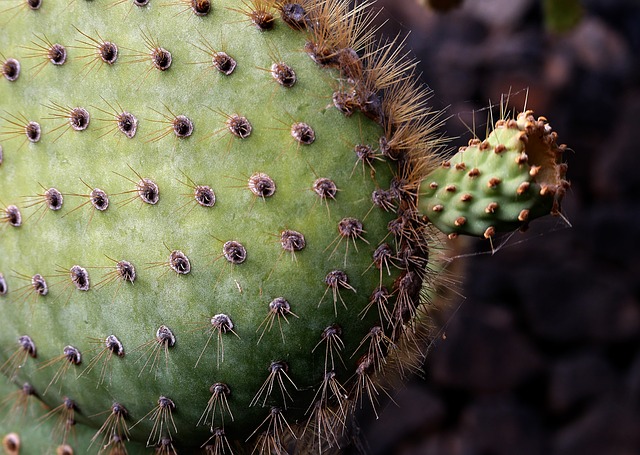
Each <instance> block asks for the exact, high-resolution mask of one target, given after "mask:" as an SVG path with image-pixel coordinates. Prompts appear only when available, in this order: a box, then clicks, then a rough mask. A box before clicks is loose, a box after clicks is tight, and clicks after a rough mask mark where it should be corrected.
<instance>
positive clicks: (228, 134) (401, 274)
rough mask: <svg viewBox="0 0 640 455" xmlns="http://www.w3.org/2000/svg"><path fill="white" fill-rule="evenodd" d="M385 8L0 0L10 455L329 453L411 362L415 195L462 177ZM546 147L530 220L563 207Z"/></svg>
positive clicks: (425, 229) (0, 213)
mask: <svg viewBox="0 0 640 455" xmlns="http://www.w3.org/2000/svg"><path fill="white" fill-rule="evenodd" d="M375 17H376V13H375V12H374V10H372V9H371V4H370V3H360V4H357V5H355V6H353V5H350V2H347V1H343V0H326V1H312V0H302V1H299V2H294V1H291V2H290V1H285V0H243V1H238V0H215V1H212V2H209V1H207V0H193V1H191V0H144V1H140V0H0V26H1V31H0V60H1V61H0V64H1V65H2V78H0V221H2V223H0V314H1V317H2V321H3V326H2V330H1V331H0V371H1V373H2V377H1V378H0V379H1V381H0V391H1V392H2V398H0V437H1V438H3V440H2V443H3V448H4V450H5V452H6V453H9V454H17V453H22V454H43V453H56V454H72V453H86V452H87V451H88V452H89V453H99V454H124V453H130V454H134V453H136V454H137V453H154V452H155V453H165V454H170V453H208V454H228V453H260V454H271V453H324V452H327V453H330V452H337V451H339V450H340V447H342V446H343V444H344V441H343V440H344V439H345V438H347V437H348V436H347V435H348V433H349V432H348V428H349V426H350V425H351V422H352V414H353V412H354V410H355V409H358V408H360V407H363V406H369V407H373V409H374V410H375V408H376V404H377V403H378V401H379V400H380V399H381V397H382V396H383V395H384V394H385V393H387V391H388V390H389V389H390V388H391V387H392V386H391V384H393V382H392V381H393V380H395V378H398V377H402V376H403V375H405V374H408V373H409V372H411V371H412V370H415V369H416V368H419V366H420V362H421V361H422V358H423V356H424V353H425V349H424V347H425V345H426V343H427V342H428V339H429V328H430V325H429V318H428V312H429V306H430V299H429V297H430V296H431V295H432V294H433V289H434V286H435V282H437V280H438V272H437V270H438V264H436V263H435V261H434V259H433V258H432V257H431V256H435V255H431V256H430V255H429V248H431V247H435V246H438V241H437V240H436V239H437V238H438V235H437V233H436V229H435V228H434V227H433V225H432V224H431V223H430V222H429V221H430V220H429V218H428V217H429V216H430V214H431V213H430V210H431V208H432V206H433V205H434V204H435V203H433V204H432V203H431V202H429V201H430V199H429V198H431V197H434V196H433V195H432V194H431V193H430V191H431V190H430V189H429V188H427V189H426V190H424V189H423V190H421V189H420V187H421V182H423V181H424V182H428V183H429V184H431V183H433V182H434V181H438V182H439V183H438V184H436V185H435V186H440V187H444V186H446V184H447V181H448V179H451V178H452V177H451V176H450V175H448V174H447V173H446V172H444V173H443V172H441V171H438V170H437V169H436V168H437V163H438V162H439V161H441V159H442V147H443V141H442V140H441V136H440V135H439V134H438V133H437V132H436V130H437V127H438V126H439V121H440V120H439V115H438V113H437V112H432V111H431V109H430V108H429V105H428V102H427V101H428V98H429V96H430V94H429V91H428V90H427V89H426V88H425V87H424V86H423V85H422V84H421V83H420V82H419V81H418V80H417V77H416V75H415V72H414V66H415V65H414V63H415V62H414V60H412V59H411V57H408V54H407V52H406V50H404V49H403V47H402V45H401V44H402V43H398V42H397V40H385V39H382V40H380V39H378V38H377V37H375V27H374V26H373V25H372V23H373V21H374V19H375ZM528 115H529V114H528ZM536 122H539V126H540V127H541V128H542V129H543V130H544V134H547V136H548V135H549V134H551V133H550V132H549V131H547V130H545V128H547V127H546V122H544V121H543V120H537V121H536ZM517 125H518V126H517V128H520V120H518V123H517ZM536 125H538V123H536ZM517 128H516V129H517ZM522 128H525V126H523V127H522ZM489 140H490V141H493V142H496V141H498V142H500V141H502V140H503V139H501V138H500V137H497V135H495V134H494V137H493V139H489ZM504 140H505V141H506V142H507V148H509V153H511V148H514V149H516V150H515V151H514V153H520V154H522V153H525V151H526V150H525V146H526V144H525V143H524V142H523V141H520V142H519V143H518V145H513V146H512V145H510V144H511V142H513V141H512V140H511V139H504ZM493 142H492V147H493V146H494V145H495V144H493ZM531 142H533V141H529V143H531ZM552 142H553V144H555V136H554V137H553V140H552V141H547V142H545V143H544V144H543V145H541V147H551V149H553V150H554V151H555V150H556V149H555V148H553V147H556V146H555V145H550V144H551V143H552ZM476 147H477V145H476ZM560 155H561V153H560V152H558V153H557V154H556V155H554V156H552V157H551V158H550V159H549V160H548V162H545V163H544V164H543V165H541V166H542V167H543V170H542V171H541V173H546V174H545V175H547V174H549V175H550V174H553V175H554V176H555V177H554V178H556V180H555V181H554V182H555V183H554V184H555V186H553V187H552V186H550V185H547V186H546V187H548V190H553V192H554V194H555V196H554V197H552V200H553V201H554V203H553V204H551V206H550V205H549V204H546V205H545V203H544V202H539V201H538V199H539V198H538V197H537V196H536V194H540V188H541V187H540V185H538V187H536V188H537V193H533V192H532V195H531V197H529V199H528V200H527V203H528V204H529V206H527V207H529V208H530V209H531V212H532V217H533V216H534V215H535V216H538V215H542V214H544V213H545V212H548V211H549V210H557V209H558V207H557V203H559V199H560V197H561V193H562V191H561V190H562V189H563V188H564V187H565V186H566V185H565V183H566V182H564V180H563V178H564V170H563V168H562V167H561V165H560V164H559V163H560ZM505 156H506V154H505ZM509 159H511V158H509ZM492 166H494V167H493V168H492V172H493V171H495V172H498V173H499V172H507V173H509V174H508V175H509V176H512V180H513V181H514V183H513V185H515V184H516V183H519V182H520V180H518V179H519V178H521V176H520V175H519V174H518V172H516V171H514V170H513V168H514V166H515V167H516V168H517V167H518V166H519V165H517V164H514V163H511V165H510V166H506V171H505V166H503V165H501V164H496V165H492ZM454 167H455V166H454ZM530 170H531V169H530V167H529V168H527V169H526V170H525V171H524V172H528V173H529V174H527V175H530V174H531V173H530ZM432 171H433V172H435V174H433V176H429V174H430V173H431V172H432ZM520 171H521V169H520ZM438 172H440V173H438ZM515 174H518V175H515ZM500 175H501V174H500ZM529 180H531V178H530V179H529ZM532 183H535V182H532ZM509 185H511V186H513V185H512V184H511V183H509ZM468 191H472V189H471V188H469V189H468ZM478 197H483V198H484V197H485V196H478ZM420 199H424V200H425V202H420V203H419V200H420ZM552 206H553V207H552ZM538 207H542V210H538ZM418 208H424V212H425V213H424V215H421V214H420V212H419V210H418ZM534 208H535V210H534ZM431 211H432V210H431ZM533 212H535V213H533ZM508 216H511V212H510V214H509V215H508ZM516 218H517V215H516ZM454 221H455V220H454ZM527 221H528V220H527ZM469 224H472V223H471V222H470V223H469ZM494 225H495V227H496V229H497V230H502V229H513V228H517V227H518V226H519V225H520V224H519V223H518V222H512V218H509V219H508V220H507V221H506V222H505V223H504V225H499V224H495V223H494ZM437 226H438V227H439V228H440V229H442V230H443V231H444V232H445V233H451V232H452V230H451V229H449V228H448V227H447V226H446V223H445V224H441V225H440V224H437ZM479 229H480V230H479ZM480 231H482V232H480ZM485 231H486V229H484V230H483V229H482V228H476V229H473V230H470V231H469V232H465V231H461V233H470V234H473V235H481V234H484V233H485Z"/></svg>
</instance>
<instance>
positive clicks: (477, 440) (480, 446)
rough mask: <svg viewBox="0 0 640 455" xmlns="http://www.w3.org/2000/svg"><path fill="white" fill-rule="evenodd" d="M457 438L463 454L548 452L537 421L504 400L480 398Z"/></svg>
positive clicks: (464, 417)
mask: <svg viewBox="0 0 640 455" xmlns="http://www.w3.org/2000/svg"><path fill="white" fill-rule="evenodd" d="M460 434H461V435H462V441H463V442H462V444H463V447H464V449H463V451H462V453H464V454H482V455H514V454H517V455H543V454H548V453H549V448H550V444H549V437H548V435H547V433H546V431H545V430H544V428H543V425H542V422H541V421H540V420H539V417H538V416H536V415H535V413H533V412H532V411H531V410H529V409H527V408H526V407H524V406H522V405H520V404H518V403H517V402H516V401H515V400H513V399H512V398H510V397H508V396H505V397H501V396H499V397H484V398H482V399H480V400H478V401H477V402H475V403H473V404H472V405H471V406H469V407H468V408H467V409H466V410H465V412H464V414H463V415H462V418H461V422H460ZM603 453H605V452H603Z"/></svg>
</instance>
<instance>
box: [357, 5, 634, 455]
mask: <svg viewBox="0 0 640 455" xmlns="http://www.w3.org/2000/svg"><path fill="white" fill-rule="evenodd" d="M420 1H422V2H423V3H430V2H431V0H379V1H378V6H384V12H383V13H382V15H381V16H380V17H381V18H384V19H386V20H387V22H386V24H385V25H384V27H383V31H384V32H385V34H386V35H389V36H395V35H396V34H397V33H401V36H404V35H406V33H407V32H408V31H409V30H411V33H410V34H409V36H408V38H407V47H408V48H411V49H413V50H414V51H415V54H416V57H417V59H419V60H420V63H419V65H418V69H419V71H420V72H421V73H422V78H423V80H424V81H425V83H426V84H427V85H429V86H430V87H431V88H432V89H433V91H434V95H433V105H434V107H435V108H437V109H446V113H447V116H448V119H447V122H446V131H447V134H448V135H449V136H451V137H454V138H455V139H454V143H455V144H456V145H463V144H465V143H466V142H467V141H468V140H469V138H471V137H472V135H473V133H472V130H473V129H474V128H475V130H476V131H478V133H479V134H480V135H483V134H484V133H485V130H486V128H487V122H489V123H491V119H490V111H489V110H488V109H487V106H488V105H489V103H493V104H494V105H496V106H497V105H499V103H500V101H501V95H503V94H506V93H511V95H510V97H509V103H508V107H509V109H511V110H515V111H520V110H522V109H523V108H524V107H525V103H526V108H530V109H533V110H534V111H535V112H536V113H537V114H539V115H542V114H544V115H545V116H546V117H547V118H548V119H549V120H550V123H551V125H552V126H553V128H554V129H555V130H556V131H557V132H558V134H559V139H560V140H559V142H561V143H566V144H568V145H569V147H570V148H571V150H570V151H569V152H568V153H567V156H566V160H567V161H568V163H569V172H568V176H569V179H570V180H571V182H572V187H571V190H570V192H569V193H568V194H567V196H566V198H565V201H564V204H563V213H564V215H565V216H566V218H567V220H568V221H569V222H570V224H571V227H569V225H568V224H567V223H566V222H565V221H564V220H562V219H559V218H553V219H546V220H539V221H535V222H533V223H532V225H531V228H530V229H529V230H528V231H527V232H526V233H522V234H521V233H517V234H516V235H514V236H512V237H511V238H508V239H501V240H499V241H497V242H495V243H494V245H493V246H494V249H495V250H496V251H495V254H493V255H492V254H490V253H491V246H490V245H489V244H488V243H487V242H485V241H481V240H477V241H476V240H472V241H470V242H465V241H460V240H457V241H455V242H453V243H452V244H451V245H452V246H453V247H454V248H455V249H456V254H460V255H461V257H460V258H459V259H456V260H455V261H454V264H453V265H454V266H455V267H457V268H458V269H460V268H463V269H464V274H465V280H464V282H463V284H462V285H460V286H459V287H458V288H457V290H458V292H459V293H460V294H461V295H462V296H463V297H462V298H457V299H454V300H452V301H451V304H450V307H449V308H450V309H449V311H447V312H445V311H442V312H440V313H439V314H438V317H439V319H440V321H441V322H442V324H443V333H444V334H445V335H446V337H443V338H441V339H439V340H437V341H436V342H435V344H434V346H433V348H432V351H431V353H430V354H429V357H428V360H427V362H426V365H425V368H424V378H416V379H414V380H412V381H411V382H410V383H409V384H408V385H407V386H406V387H405V388H403V389H402V390H396V391H393V396H394V399H395V401H396V402H397V404H398V405H397V406H396V405H395V404H393V403H390V402H388V400H387V401H385V402H384V404H383V405H382V412H381V415H380V418H379V419H377V420H376V419H375V418H374V417H373V416H364V417H363V425H362V431H363V435H362V439H363V441H364V444H365V445H366V447H367V449H368V452H369V453H370V454H372V455H386V454H392V455H395V454H398V455H400V454H401V455H423V454H424V455H431V454H434V455H538V454H544V455H592V454H593V455H638V454H640V4H639V2H638V1H636V0H582V1H580V2H579V3H580V4H581V9H582V11H581V12H579V13H578V14H577V15H575V16H572V15H574V14H575V13H576V12H575V10H573V11H569V12H566V13H563V14H561V15H560V16H558V15H556V16H555V19H554V17H552V16H549V15H547V13H549V11H550V10H548V9H545V7H550V6H551V7H554V6H557V7H563V6H564V4H567V5H569V6H570V7H571V5H570V4H571V3H574V2H572V1H571V0H550V1H544V2H543V1H542V0H464V1H463V2H462V5H461V6H460V7H459V8H456V9H453V10H451V11H449V12H447V13H444V14H443V13H436V12H434V11H433V10H432V9H430V8H428V7H426V6H424V5H421V4H420ZM444 2H446V0H444ZM433 3H442V2H438V1H434V2H433ZM575 19H579V20H575ZM563 29H565V30H564V31H562V30H563ZM493 112H494V116H495V115H499V112H500V110H499V108H498V107H496V109H494V111H493ZM494 118H497V117H494ZM383 401H384V400H383ZM354 453H355V450H354Z"/></svg>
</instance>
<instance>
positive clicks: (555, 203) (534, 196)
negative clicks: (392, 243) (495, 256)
mask: <svg viewBox="0 0 640 455" xmlns="http://www.w3.org/2000/svg"><path fill="white" fill-rule="evenodd" d="M556 136H557V134H556V133H555V132H553V131H552V130H551V127H550V126H549V124H548V122H547V121H546V119H544V118H542V117H541V118H538V119H535V118H534V117H533V113H532V112H531V111H526V112H522V113H520V114H519V115H518V116H517V118H516V119H513V120H500V121H498V122H497V123H496V125H495V128H494V130H493V131H492V132H491V133H490V134H489V136H488V137H487V139H486V140H484V141H480V140H479V139H472V140H471V141H470V142H469V145H468V146H467V147H461V148H460V150H459V151H458V153H456V154H455V155H454V156H453V157H451V159H449V160H447V161H445V162H444V163H443V164H442V166H441V167H439V168H438V169H436V170H434V171H433V172H431V173H430V174H428V175H427V176H426V177H425V179H424V180H423V183H422V185H421V188H422V191H421V192H420V202H419V207H420V209H421V211H422V213H425V214H427V216H428V217H429V221H430V222H431V223H433V224H434V225H435V226H437V227H438V228H439V229H440V230H442V231H443V232H445V233H447V234H449V235H450V236H455V235H457V234H467V235H475V236H484V237H485V238H490V237H492V236H493V235H495V234H496V233H499V232H508V231H513V230H515V229H518V228H523V227H526V226H527V224H528V223H529V222H530V221H532V220H533V219H535V218H538V217H540V216H544V215H547V214H549V213H551V214H553V215H558V214H559V213H560V201H561V199H562V196H563V195H564V193H565V192H566V190H567V188H568V186H569V183H568V182H567V181H566V180H565V174H566V165H565V164H564V163H562V154H563V152H564V150H565V149H566V147H565V146H564V145H558V144H557V143H556Z"/></svg>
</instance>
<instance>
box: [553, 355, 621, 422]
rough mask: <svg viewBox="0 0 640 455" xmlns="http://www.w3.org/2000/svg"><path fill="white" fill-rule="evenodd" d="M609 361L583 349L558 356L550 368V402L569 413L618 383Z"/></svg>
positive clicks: (554, 408)
mask: <svg viewBox="0 0 640 455" xmlns="http://www.w3.org/2000/svg"><path fill="white" fill-rule="evenodd" d="M616 379H617V378H616V374H615V372H614V370H613V368H611V366H610V365H609V363H608V362H607V361H606V360H605V359H604V358H603V356H601V355H598V354H597V353H595V352H590V351H586V350H585V351H584V352H581V353H579V354H576V355H574V356H572V357H569V358H566V359H560V360H559V361H557V362H556V364H555V365H554V366H553V368H552V369H551V377H550V382H549V405H550V407H551V409H552V410H554V411H557V412H568V411H569V410H571V409H572V408H575V407H576V406H579V405H584V404H585V402H588V401H590V400H592V399H594V398H595V397H597V396H599V395H600V394H605V393H607V392H610V391H611V390H613V389H614V387H615V386H616V385H618V381H617V380H616Z"/></svg>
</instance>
